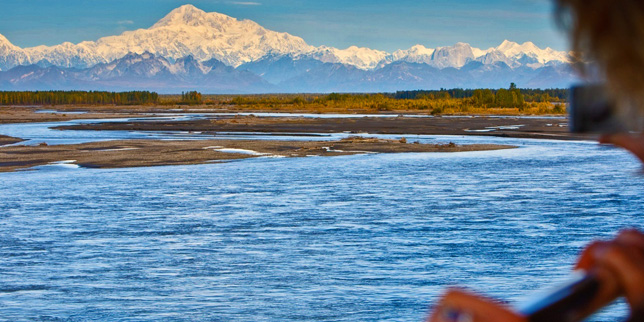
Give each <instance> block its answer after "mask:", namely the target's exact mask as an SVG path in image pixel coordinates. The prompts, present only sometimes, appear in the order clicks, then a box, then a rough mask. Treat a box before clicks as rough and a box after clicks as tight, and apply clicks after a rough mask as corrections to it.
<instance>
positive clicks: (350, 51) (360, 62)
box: [312, 46, 389, 70]
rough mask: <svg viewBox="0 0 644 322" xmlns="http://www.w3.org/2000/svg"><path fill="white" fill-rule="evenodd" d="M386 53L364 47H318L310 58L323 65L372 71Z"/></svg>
mask: <svg viewBox="0 0 644 322" xmlns="http://www.w3.org/2000/svg"><path fill="white" fill-rule="evenodd" d="M387 55H389V54H388V53H387V52H384V51H380V50H375V49H369V48H364V47H357V46H351V47H349V48H347V49H337V48H332V47H326V46H322V47H319V48H318V49H317V50H316V51H315V52H314V53H313V54H312V56H313V57H314V58H316V59H318V60H320V61H322V62H324V63H340V64H345V65H352V66H355V67H357V68H359V69H364V70H367V69H373V68H375V67H376V66H377V65H378V63H380V62H381V61H382V60H383V59H385V57H387Z"/></svg>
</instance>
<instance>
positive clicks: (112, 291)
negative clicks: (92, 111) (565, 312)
mask: <svg viewBox="0 0 644 322" xmlns="http://www.w3.org/2000/svg"><path fill="white" fill-rule="evenodd" d="M22 126H23V130H24V132H25V133H29V131H28V128H29V127H30V126H33V125H22ZM34 127H35V126H34ZM10 128H11V127H8V126H4V127H2V126H0V134H11V131H10ZM14 130H15V129H14ZM18 130H20V129H18ZM32 130H33V129H32ZM57 132H60V133H57V134H56V135H61V137H58V138H54V139H61V140H62V139H64V138H62V136H63V134H61V133H64V132H61V131H57ZM78 132H82V131H78ZM69 133H72V132H71V131H69ZM114 133H120V132H114ZM14 134H15V133H14ZM92 135H95V136H98V138H96V139H108V138H107V137H103V136H104V135H106V136H107V135H109V134H106V132H95V133H94V134H92ZM115 135H116V134H115ZM123 135H125V134H123ZM129 135H132V136H135V137H136V136H137V135H143V136H144V137H145V136H146V134H145V133H143V134H142V133H138V134H137V133H134V134H132V133H131V134H129ZM407 137H409V138H411V139H415V140H420V141H422V142H449V141H452V142H456V143H474V142H476V143H480V142H490V143H507V144H515V145H518V146H519V148H518V149H514V150H503V151H492V152H470V153H454V154H443V153H413V154H378V155H355V156H344V157H333V158H322V157H312V158H300V159H269V158H259V159H253V160H244V161H235V162H230V163H224V164H208V165H197V166H168V167H150V168H130V169H82V168H80V169H79V168H75V167H73V164H59V165H48V166H42V167H39V168H38V170H37V171H27V172H16V173H2V174H0V258H2V260H1V261H0V319H3V320H6V321H19V320H45V321H48V320H51V321H59V320H60V321H89V320H109V321H114V320H136V321H159V320H180V321H181V320H185V321H422V320H423V319H424V318H425V317H426V316H427V312H428V309H429V306H430V305H431V304H432V303H433V302H434V301H435V300H436V299H437V297H438V296H439V295H440V294H441V290H443V289H444V288H445V287H446V286H450V285H464V286H468V287H470V288H472V289H475V290H478V291H480V292H484V293H485V294H488V295H491V296H494V297H498V298H501V299H503V300H507V301H509V302H510V303H515V302H517V301H518V300H519V299H520V298H522V297H524V295H526V294H531V293H534V291H535V290H539V289H541V288H543V287H544V286H547V285H552V283H553V282H555V281H558V280H563V279H565V277H566V276H567V275H568V273H569V271H570V269H571V266H572V264H573V263H574V262H575V259H576V256H577V254H578V253H579V251H580V250H581V249H582V247H583V245H584V244H586V243H588V242H589V241H591V240H592V239H594V238H609V237H610V236H613V235H614V234H615V233H616V232H617V231H618V230H619V229H620V228H623V227H639V228H644V218H642V215H641V213H642V209H644V201H643V198H642V195H643V193H644V177H643V176H642V175H641V174H640V166H639V164H638V163H637V162H636V160H635V159H634V158H632V157H630V156H629V155H628V154H626V153H624V152H621V151H618V150H615V149H609V148H603V147H599V146H597V145H596V144H594V143H591V142H562V141H544V140H517V139H501V138H487V137H437V136H407ZM115 138H122V137H121V134H118V135H116V137H115ZM33 139H35V140H38V139H39V138H38V137H37V135H35V134H34V137H33ZM41 139H43V140H45V138H41ZM86 141H91V140H86ZM63 143H68V142H67V141H65V142H63ZM61 161H62V160H61ZM625 314H626V313H625V309H624V306H623V304H621V305H617V306H613V307H611V308H609V309H607V310H605V312H604V313H603V314H602V315H600V316H598V317H596V318H595V320H594V321H618V320H621V317H623V316H624V315H625Z"/></svg>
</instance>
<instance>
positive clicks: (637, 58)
mask: <svg viewBox="0 0 644 322" xmlns="http://www.w3.org/2000/svg"><path fill="white" fill-rule="evenodd" d="M556 2H557V5H558V10H557V13H558V21H559V23H560V25H562V26H563V27H564V28H565V29H567V30H568V31H569V33H570V36H571V40H572V47H573V48H572V49H573V51H574V53H575V54H573V56H574V57H573V58H576V59H577V60H578V61H581V60H583V61H594V62H596V63H597V65H598V67H599V72H600V74H602V75H603V76H604V77H605V78H606V80H607V81H608V86H609V89H610V90H611V92H612V93H613V94H614V95H615V96H616V98H618V99H619V98H626V99H627V100H631V102H637V105H638V106H639V107H640V109H644V104H642V103H644V0H556ZM584 70H585V71H586V74H587V72H588V70H587V68H582V72H584Z"/></svg>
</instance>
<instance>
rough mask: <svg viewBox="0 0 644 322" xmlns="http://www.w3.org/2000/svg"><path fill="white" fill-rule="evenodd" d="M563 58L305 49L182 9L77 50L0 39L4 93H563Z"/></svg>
mask: <svg viewBox="0 0 644 322" xmlns="http://www.w3.org/2000/svg"><path fill="white" fill-rule="evenodd" d="M575 80H576V76H575V73H574V71H573V70H572V68H571V67H570V65H569V53H567V52H562V51H556V50H553V49H551V48H546V49H541V48H539V47H537V46H536V45H534V44H533V43H531V42H526V43H523V44H518V43H515V42H511V41H507V40H506V41H504V42H503V43H502V44H501V45H499V46H498V47H493V48H489V49H486V50H483V49H479V48H474V47H472V46H470V45H469V44H466V43H457V44H455V45H453V46H448V47H438V48H426V47H425V46H423V45H416V46H413V47H411V48H409V49H406V50H397V51H395V52H393V53H388V52H384V51H379V50H374V49H369V48H359V47H355V46H352V47H349V48H347V49H337V48H333V47H327V46H320V47H314V46H311V45H308V44H307V43H306V42H305V41H304V40H303V39H302V38H299V37H296V36H293V35H290V34H288V33H282V32H275V31H271V30H268V29H266V28H263V27H262V26H260V25H259V24H257V23H255V22H253V21H250V20H238V19H235V18H233V17H229V16H226V15H224V14H220V13H216V12H211V13H206V12H204V11H202V10H200V9H198V8H196V7H194V6H192V5H184V6H181V7H179V8H177V9H175V10H173V11H171V12H170V13H169V14H168V15H167V16H165V17H164V18H162V19H161V20H159V21H158V22H157V23H156V24H154V25H153V26H152V27H150V28H148V29H139V30H135V31H126V32H124V33H122V34H121V35H118V36H110V37H104V38H101V39H98V40H97V41H84V42H81V43H79V44H72V43H68V42H66V43H63V44H60V45H56V46H51V47H48V46H38V47H31V48H20V47H18V46H15V45H13V44H12V43H11V42H10V41H9V40H8V39H7V38H5V37H4V36H2V35H0V89H1V90H49V89H66V90H72V89H79V90H132V89H145V90H155V91H158V92H161V93H177V92H180V91H184V90H199V91H202V92H204V93H264V92H390V91H396V90H408V89H437V88H453V87H462V88H475V87H476V88H478V87H491V88H498V87H506V86H507V85H508V84H509V83H510V82H514V83H516V84H517V85H518V86H521V87H530V88H551V87H567V86H568V85H569V84H570V83H572V82H574V81H575Z"/></svg>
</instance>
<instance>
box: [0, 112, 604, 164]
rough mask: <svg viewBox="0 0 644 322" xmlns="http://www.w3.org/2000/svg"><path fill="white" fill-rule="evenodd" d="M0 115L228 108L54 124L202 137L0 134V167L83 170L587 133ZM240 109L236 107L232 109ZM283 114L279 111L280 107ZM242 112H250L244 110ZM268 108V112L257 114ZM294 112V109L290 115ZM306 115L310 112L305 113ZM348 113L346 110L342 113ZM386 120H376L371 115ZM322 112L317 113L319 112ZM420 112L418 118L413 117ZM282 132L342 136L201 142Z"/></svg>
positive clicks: (511, 122) (468, 120) (436, 123)
mask: <svg viewBox="0 0 644 322" xmlns="http://www.w3.org/2000/svg"><path fill="white" fill-rule="evenodd" d="M2 111H3V113H0V124H8V123H33V122H60V121H71V120H80V119H124V118H141V117H163V116H169V115H177V114H200V113H233V114H232V115H217V116H212V117H207V118H205V119H194V120H181V121H174V120H167V119H158V120H145V121H143V120H133V121H128V122H116V123H115V122H111V123H110V122H104V123H91V124H77V125H65V126H58V127H55V129H58V130H93V131H110V130H125V131H152V132H154V131H158V132H163V131H166V132H175V131H181V132H188V133H190V132H192V133H195V134H197V133H200V134H198V135H202V136H204V138H205V139H204V140H169V141H168V140H153V139H149V140H148V139H145V140H117V141H102V142H93V143H83V144H70V145H52V146H47V145H40V146H24V145H11V146H7V145H8V144H14V143H19V142H21V141H23V140H22V139H20V138H15V137H8V136H0V145H4V146H2V147H0V172H8V171H18V170H28V169H31V168H33V167H37V166H42V165H47V164H56V163H57V162H67V163H70V162H72V161H70V160H73V164H75V165H77V166H80V167H85V168H123V167H144V166H162V165H188V164H204V163H217V162H228V161H231V160H240V159H247V158H257V157H307V156H340V155H352V154H361V153H407V152H465V151H489V150H498V149H509V148H515V146H508V145H494V144H473V145H454V144H453V143H452V144H438V145H436V144H418V143H415V142H409V143H407V142H406V140H379V139H366V138H361V137H359V136H360V135H361V134H365V133H368V134H391V135H459V136H461V135H463V136H469V135H474V136H496V137H509V138H529V139H555V140H588V139H592V137H591V136H587V135H576V134H571V133H569V132H568V128H567V119H566V118H559V117H548V116H543V117H539V116H530V117H521V116H496V115H495V116H491V115H481V116H473V115H470V116H467V115H463V116H429V115H427V114H412V113H410V114H406V115H405V116H403V115H399V114H392V113H373V114H371V116H359V115H360V114H357V115H358V116H357V117H356V116H355V115H356V114H351V115H353V117H329V116H326V117H297V116H288V115H285V116H284V117H258V116H255V115H252V114H251V115H246V116H242V115H235V114H234V113H235V111H231V110H221V109H216V110H215V109H208V110H204V109H200V108H197V107H195V106H190V108H189V109H174V108H173V109H160V108H158V107H151V106H117V107H114V106H83V107H79V106H56V107H44V106H43V107H10V108H4V109H3V110H2ZM236 112H240V111H236ZM280 112H282V111H280ZM244 113H249V112H248V111H244ZM264 113H275V111H264ZM293 113H296V112H293ZM306 114H312V113H306ZM347 114H349V113H347ZM377 114H379V115H387V117H376V115H377ZM320 115H321V116H323V114H320ZM419 116H423V117H419ZM224 132H233V133H234V132H238V133H262V134H264V135H272V134H275V135H279V134H285V133H289V135H298V134H302V135H307V134H309V135H310V134H315V133H320V134H326V133H347V134H351V135H354V136H353V137H351V138H348V139H344V140H340V141H331V142H329V141H326V142H325V141H321V142H320V141H317V142H316V141H280V140H277V139H276V140H269V141H264V140H253V139H249V140H229V139H208V138H209V137H212V136H214V135H217V134H218V133H224Z"/></svg>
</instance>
